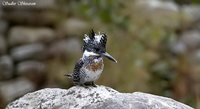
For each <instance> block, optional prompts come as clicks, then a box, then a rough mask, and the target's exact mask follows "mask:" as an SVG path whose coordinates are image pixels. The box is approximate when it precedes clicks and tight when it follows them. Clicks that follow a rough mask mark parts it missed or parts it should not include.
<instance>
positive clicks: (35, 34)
mask: <svg viewBox="0 0 200 109" xmlns="http://www.w3.org/2000/svg"><path fill="white" fill-rule="evenodd" d="M55 37H56V36H55V33H54V31H53V30H52V29H50V28H31V27H22V26H16V27H13V28H11V30H10V32H9V39H8V40H9V44H10V45H11V46H14V45H20V44H27V43H33V42H49V41H52V40H53V39H54V38H55Z"/></svg>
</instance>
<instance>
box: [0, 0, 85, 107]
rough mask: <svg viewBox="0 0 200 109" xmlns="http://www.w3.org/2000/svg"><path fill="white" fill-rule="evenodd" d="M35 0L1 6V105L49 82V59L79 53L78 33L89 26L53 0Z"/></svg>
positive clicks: (64, 58)
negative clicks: (34, 3) (17, 4)
mask: <svg viewBox="0 0 200 109" xmlns="http://www.w3.org/2000/svg"><path fill="white" fill-rule="evenodd" d="M8 1H9V0H8ZM10 1H12V0H10ZM35 2H36V3H37V5H35V6H2V4H1V5H0V6H1V7H0V107H1V105H2V104H3V103H5V104H6V103H7V102H10V101H12V100H14V99H15V98H17V97H19V96H22V95H24V94H26V93H27V92H31V91H34V90H36V89H39V88H40V87H43V86H46V85H51V83H52V82H51V83H49V81H50V80H49V78H48V76H47V75H49V72H50V71H49V67H50V66H49V64H50V63H54V62H51V61H52V60H55V59H57V58H61V60H62V61H63V62H65V61H67V62H69V58H70V57H73V56H76V55H77V54H79V53H80V52H81V42H80V36H82V35H83V32H85V31H88V29H89V24H88V23H87V22H85V21H83V20H80V19H78V18H74V17H73V18H72V17H69V16H68V14H67V11H65V10H60V8H59V6H58V5H57V4H56V1H55V0H48V2H46V1H45V2H44V1H43V0H35ZM64 65H65V64H64ZM70 70H72V69H70ZM52 72H53V71H52ZM54 73H55V74H54V75H57V72H54ZM64 73H66V72H65V71H63V72H62V74H63V75H64ZM2 106H3V105H2Z"/></svg>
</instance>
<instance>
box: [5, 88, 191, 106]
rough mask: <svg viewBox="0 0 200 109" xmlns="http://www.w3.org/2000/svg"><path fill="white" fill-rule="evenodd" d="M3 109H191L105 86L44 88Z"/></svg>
mask: <svg viewBox="0 0 200 109" xmlns="http://www.w3.org/2000/svg"><path fill="white" fill-rule="evenodd" d="M6 109H193V108H192V107H189V106H187V105H185V104H182V103H180V102H177V101H175V100H173V99H170V98H166V97H161V96H156V95H152V94H147V93H142V92H135V93H120V92H118V91H116V90H114V89H112V88H109V87H105V86H97V87H88V88H84V87H81V86H74V87H72V88H70V89H68V90H65V89H59V88H46V89H42V90H39V91H36V92H33V93H29V94H26V95H25V96H23V97H21V98H19V99H18V100H16V101H14V102H12V103H10V104H9V105H8V106H7V107H6Z"/></svg>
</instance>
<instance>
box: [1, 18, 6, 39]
mask: <svg viewBox="0 0 200 109" xmlns="http://www.w3.org/2000/svg"><path fill="white" fill-rule="evenodd" d="M7 29H8V22H6V21H5V20H1V18H0V34H3V35H4V34H5V32H6V30H7Z"/></svg>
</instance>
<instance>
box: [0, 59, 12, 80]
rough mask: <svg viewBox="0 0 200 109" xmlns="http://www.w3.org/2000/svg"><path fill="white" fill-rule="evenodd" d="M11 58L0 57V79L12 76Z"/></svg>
mask: <svg viewBox="0 0 200 109" xmlns="http://www.w3.org/2000/svg"><path fill="white" fill-rule="evenodd" d="M13 70H14V66H13V60H12V58H11V57H10V56H1V57H0V72H1V73H0V80H5V79H10V78H12V77H13Z"/></svg>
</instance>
